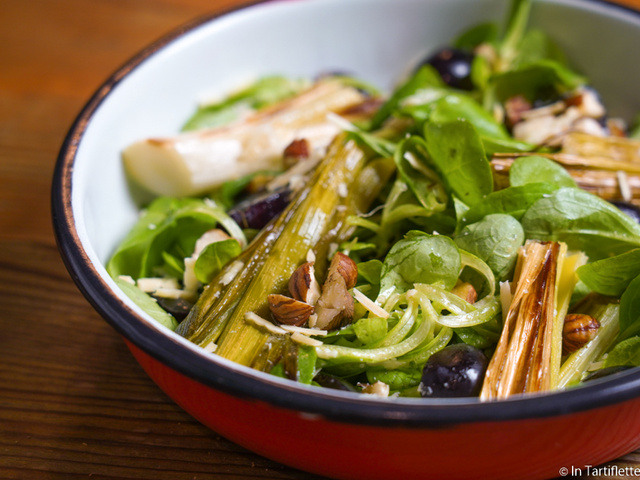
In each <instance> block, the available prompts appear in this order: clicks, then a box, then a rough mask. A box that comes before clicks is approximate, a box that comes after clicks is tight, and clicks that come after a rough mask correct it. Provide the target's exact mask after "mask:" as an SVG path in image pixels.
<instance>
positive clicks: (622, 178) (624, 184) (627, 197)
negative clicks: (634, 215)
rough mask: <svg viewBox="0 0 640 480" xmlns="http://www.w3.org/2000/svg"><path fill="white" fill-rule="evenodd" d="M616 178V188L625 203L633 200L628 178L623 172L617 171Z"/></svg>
mask: <svg viewBox="0 0 640 480" xmlns="http://www.w3.org/2000/svg"><path fill="white" fill-rule="evenodd" d="M616 176H617V177H618V186H619V187H620V194H621V195H622V198H623V199H624V201H625V202H627V203H629V202H630V201H631V199H632V198H633V195H632V193H631V186H630V185H629V177H627V173H626V172H625V171H624V170H618V171H617V172H616Z"/></svg>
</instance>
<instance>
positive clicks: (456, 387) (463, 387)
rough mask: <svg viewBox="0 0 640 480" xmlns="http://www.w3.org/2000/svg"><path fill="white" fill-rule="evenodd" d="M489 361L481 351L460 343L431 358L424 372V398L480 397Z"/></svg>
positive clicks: (422, 386)
mask: <svg viewBox="0 0 640 480" xmlns="http://www.w3.org/2000/svg"><path fill="white" fill-rule="evenodd" d="M488 364H489V360H488V359H487V357H486V356H485V354H484V353H482V351H481V350H479V349H477V348H475V347H472V346H471V345H467V344H465V343H458V344H455V345H449V346H448V347H445V348H443V349H442V350H440V351H439V352H437V353H434V354H433V355H431V357H430V358H429V360H427V363H426V365H425V366H424V369H423V371H422V382H421V383H420V386H419V390H420V395H422V396H423V397H473V396H477V395H479V394H480V389H481V388H482V381H483V380H484V374H485V372H486V370H487V365H488Z"/></svg>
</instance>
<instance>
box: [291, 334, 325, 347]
mask: <svg viewBox="0 0 640 480" xmlns="http://www.w3.org/2000/svg"><path fill="white" fill-rule="evenodd" d="M291 340H293V341H294V342H296V343H301V344H303V345H309V346H310V347H320V346H322V345H324V344H323V343H322V342H321V341H320V340H316V339H315V338H311V337H308V336H306V335H303V334H301V333H299V332H294V333H292V334H291Z"/></svg>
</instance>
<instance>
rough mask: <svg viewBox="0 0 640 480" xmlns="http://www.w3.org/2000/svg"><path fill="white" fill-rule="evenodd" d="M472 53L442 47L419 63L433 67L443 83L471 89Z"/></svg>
mask: <svg viewBox="0 0 640 480" xmlns="http://www.w3.org/2000/svg"><path fill="white" fill-rule="evenodd" d="M473 58H474V54H473V53H471V52H467V51H464V50H458V49H455V48H443V49H442V50H440V51H438V52H436V53H435V54H433V55H432V56H430V57H429V58H427V60H425V61H424V62H423V63H422V64H421V65H425V64H429V65H431V66H432V67H433V68H435V69H436V70H437V71H438V73H439V74H440V76H441V77H442V80H444V83H446V84H447V85H449V86H450V87H453V88H458V89H460V90H473V82H472V81H471V64H472V62H473Z"/></svg>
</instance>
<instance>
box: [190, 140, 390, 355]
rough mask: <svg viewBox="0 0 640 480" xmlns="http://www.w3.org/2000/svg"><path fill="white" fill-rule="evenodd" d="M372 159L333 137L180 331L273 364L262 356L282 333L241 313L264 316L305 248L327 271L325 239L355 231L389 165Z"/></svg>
mask: <svg viewBox="0 0 640 480" xmlns="http://www.w3.org/2000/svg"><path fill="white" fill-rule="evenodd" d="M376 164H377V163H376V162H372V163H371V164H369V165H368V159H367V157H366V155H365V154H364V153H363V151H362V150H361V149H360V148H359V147H358V146H357V144H356V143H355V142H354V141H353V140H347V139H346V135H339V136H338V137H336V139H335V140H334V142H333V143H332V144H331V146H330V148H329V151H328V153H327V155H326V157H325V158H324V159H323V160H322V162H321V163H320V164H319V166H318V168H317V170H316V172H315V173H314V176H313V177H312V178H311V180H310V181H309V182H308V183H307V185H306V186H305V187H304V188H302V190H301V191H300V192H299V193H298V194H297V196H296V197H295V198H294V200H293V201H292V203H291V204H290V206H289V207H288V208H287V210H285V211H284V212H283V214H282V215H281V216H280V217H278V219H277V220H275V222H273V223H272V224H271V225H269V226H268V227H267V229H266V230H265V232H264V233H263V234H261V235H260V236H259V237H258V238H257V239H256V240H255V241H254V243H253V244H252V245H251V246H250V247H249V250H250V253H249V254H248V255H245V256H243V257H242V258H240V259H238V261H240V262H242V264H243V268H242V269H241V271H240V272H239V273H238V274H237V275H236V276H235V277H234V278H233V280H232V281H231V282H230V283H228V284H227V285H221V283H222V282H221V277H220V275H222V276H224V275H225V274H228V272H226V273H225V272H224V271H223V272H221V274H220V275H219V276H218V277H217V278H216V279H214V280H213V282H212V283H211V284H210V285H209V286H208V287H207V288H206V289H205V291H204V293H203V295H202V296H201V297H200V299H199V301H198V303H197V304H196V306H195V308H194V310H193V311H192V313H191V314H190V315H189V317H188V318H187V319H186V320H185V321H184V322H183V325H181V326H180V329H179V330H178V333H181V334H183V335H184V336H185V337H186V338H188V339H189V340H191V341H193V342H194V343H196V344H198V345H200V346H203V347H206V346H209V345H211V343H212V342H213V343H215V344H216V345H217V347H216V350H215V351H216V353H217V354H219V355H221V356H223V357H226V358H228V359H230V360H233V361H235V362H238V363H241V364H243V365H249V366H251V365H254V366H259V365H264V366H265V367H268V365H272V364H273V362H272V361H271V362H265V361H264V360H261V358H262V359H264V358H265V356H266V357H269V356H270V353H269V352H277V351H278V349H281V348H282V346H279V347H277V348H276V347H275V346H274V345H273V343H274V342H276V343H277V342H279V341H284V339H282V340H280V339H279V338H277V337H274V336H272V335H271V333H270V332H269V331H268V329H265V328H261V327H260V326H258V325H256V324H255V323H252V322H247V321H246V319H245V316H246V314H247V313H253V314H256V315H258V316H259V317H262V318H270V313H269V306H268V301H267V298H268V296H269V295H270V294H277V293H283V292H285V291H286V288H287V283H288V281H289V278H290V277H291V275H292V274H293V272H294V271H295V270H296V268H297V267H298V266H300V265H301V264H302V263H304V262H305V261H306V259H307V256H308V254H309V251H312V252H313V255H314V256H315V262H316V266H317V267H318V271H321V272H322V271H325V270H326V265H327V259H328V256H329V254H330V252H329V249H330V247H331V245H337V244H338V243H340V242H342V241H344V240H346V239H347V238H349V236H350V235H351V234H352V233H353V228H354V227H353V226H351V225H350V224H349V223H348V222H347V218H348V217H349V216H351V215H356V214H361V213H363V212H365V211H366V210H367V209H368V208H369V205H370V204H371V202H372V201H373V200H374V198H375V197H376V196H377V195H378V193H379V191H380V188H382V186H383V185H384V184H385V183H386V181H387V179H388V178H387V177H386V175H389V172H388V170H382V171H378V170H376V169H375V167H374V166H375V165H376ZM378 173H380V175H382V177H384V178H382V177H379V176H378V175H377V174H378ZM365 179H366V181H365ZM256 243H257V244H258V245H255V244H256ZM254 245H255V246H254ZM227 270H228V269H227ZM267 342H269V343H270V345H266V344H267ZM267 347H269V348H267Z"/></svg>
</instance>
